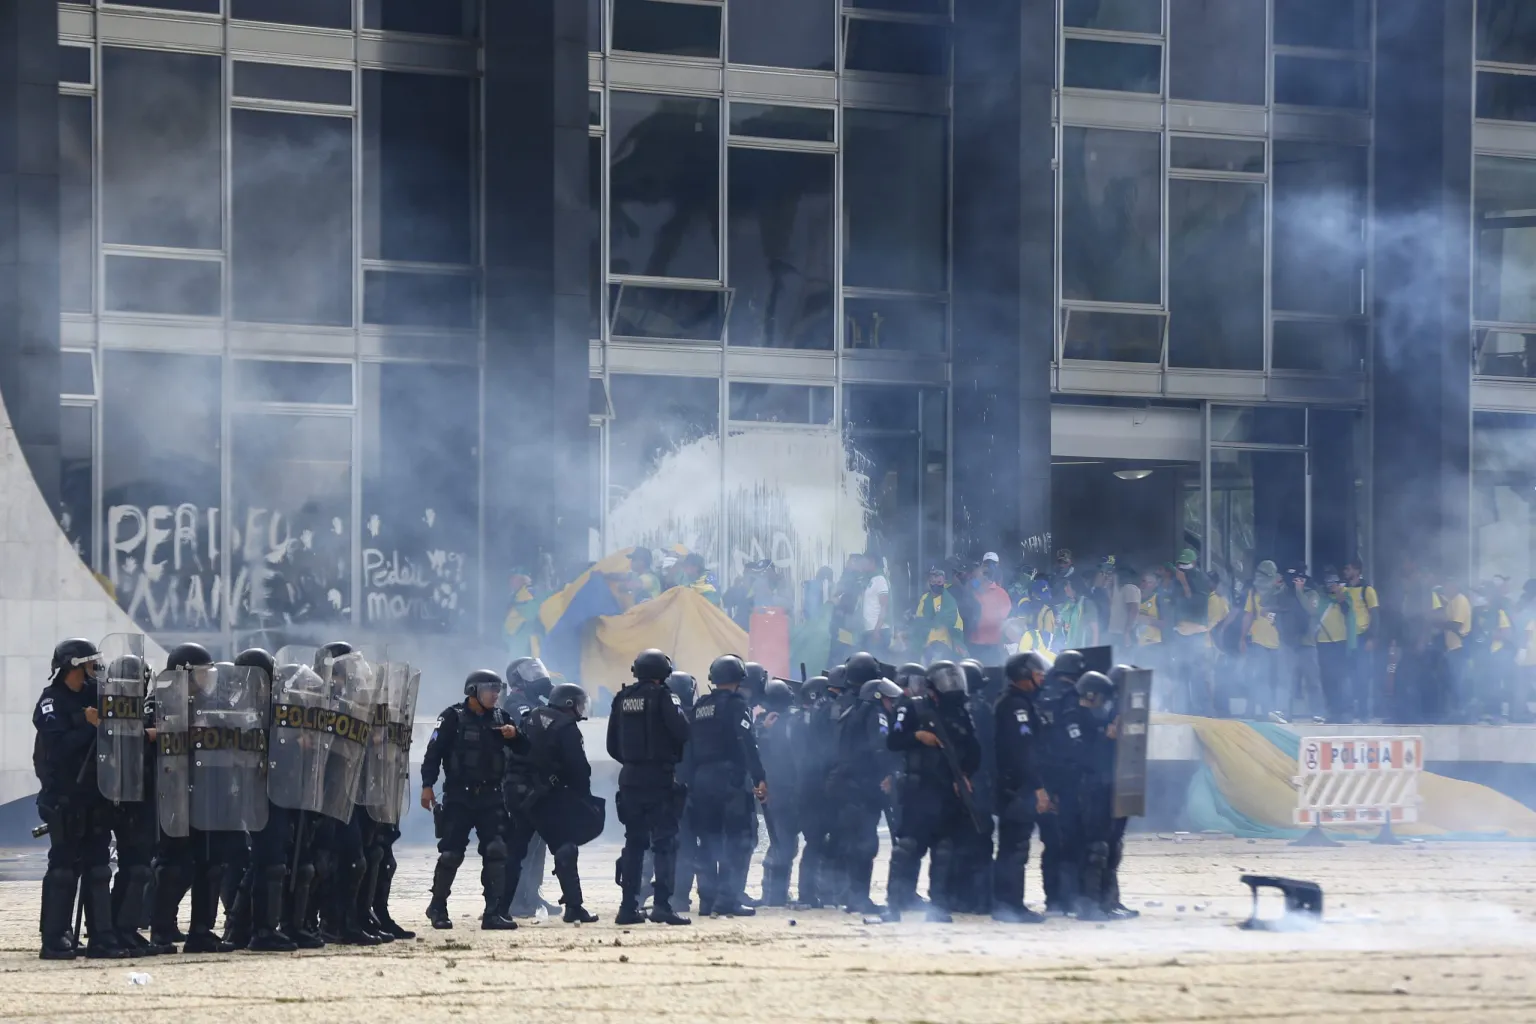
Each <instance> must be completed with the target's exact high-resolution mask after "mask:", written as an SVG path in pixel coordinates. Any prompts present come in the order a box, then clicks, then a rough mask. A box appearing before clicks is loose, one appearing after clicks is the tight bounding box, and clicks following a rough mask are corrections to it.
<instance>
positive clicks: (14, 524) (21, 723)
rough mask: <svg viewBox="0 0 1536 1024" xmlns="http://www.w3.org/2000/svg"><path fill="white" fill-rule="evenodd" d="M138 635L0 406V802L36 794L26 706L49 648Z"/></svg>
mask: <svg viewBox="0 0 1536 1024" xmlns="http://www.w3.org/2000/svg"><path fill="white" fill-rule="evenodd" d="M137 632H140V630H139V629H138V627H137V626H135V625H134V624H133V621H132V620H131V619H129V618H128V616H127V615H126V614H124V612H123V611H122V609H120V608H118V606H117V602H115V601H113V600H112V599H111V597H109V596H108V595H107V592H106V591H104V590H102V588H101V585H100V584H99V583H97V582H96V577H95V576H93V575H92V574H91V570H90V569H89V568H88V567H87V566H86V565H85V563H83V562H81V561H80V558H79V556H77V555H76V554H75V551H74V548H72V547H71V546H70V544H69V541H68V540H67V539H66V538H65V536H64V533H63V531H62V530H60V529H59V525H58V522H57V521H56V520H55V519H54V517H53V512H52V510H51V509H49V508H48V504H47V502H45V501H44V500H43V496H42V494H41V492H39V490H38V488H37V483H36V481H35V480H33V479H32V473H31V471H30V470H29V469H28V468H27V460H26V459H25V458H24V457H23V455H22V451H21V447H20V446H19V445H18V444H17V441H16V430H15V428H14V427H13V426H12V425H11V418H10V415H9V414H8V413H7V412H6V410H5V403H4V401H3V400H0V804H4V803H7V802H9V801H11V800H15V799H18V798H20V797H24V796H27V795H28V794H30V793H33V792H35V791H36V790H37V778H36V777H35V776H34V775H33V774H32V740H33V736H34V733H33V730H32V708H33V705H35V704H36V703H37V696H38V693H39V692H41V690H42V688H43V687H44V686H45V685H47V682H48V662H49V659H50V658H51V657H52V654H53V647H54V644H56V643H58V641H59V640H61V639H62V638H64V637H69V636H83V637H88V638H90V639H92V640H99V639H101V638H102V637H103V636H106V635H107V634H109V633H137ZM149 648H150V655H151V658H152V659H159V660H161V662H162V663H163V660H164V654H163V653H162V652H161V651H160V650H159V648H158V647H156V646H155V644H154V642H153V641H150V642H149Z"/></svg>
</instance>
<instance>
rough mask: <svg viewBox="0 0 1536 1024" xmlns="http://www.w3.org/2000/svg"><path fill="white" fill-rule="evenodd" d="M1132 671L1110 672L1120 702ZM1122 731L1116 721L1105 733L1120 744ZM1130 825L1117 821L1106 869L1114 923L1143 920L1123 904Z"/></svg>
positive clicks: (1123, 668)
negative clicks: (1123, 869) (1122, 866)
mask: <svg viewBox="0 0 1536 1024" xmlns="http://www.w3.org/2000/svg"><path fill="white" fill-rule="evenodd" d="M1131 671H1134V670H1133V669H1132V668H1131V666H1129V665H1116V666H1115V667H1114V668H1112V669H1110V672H1109V681H1110V682H1112V683H1114V684H1115V693H1116V699H1117V700H1124V699H1125V698H1124V697H1123V696H1120V695H1121V694H1123V693H1124V685H1123V680H1124V679H1125V674H1126V673H1127V672H1131ZM1117 710H1119V709H1117ZM1119 727H1120V723H1119V720H1118V719H1116V720H1115V721H1113V722H1111V723H1110V725H1109V727H1108V728H1107V729H1106V730H1105V735H1106V736H1107V737H1108V738H1109V740H1110V742H1111V743H1112V744H1113V743H1117V742H1119V736H1118V735H1117V733H1118V730H1119ZM1108 760H1109V763H1110V765H1111V769H1113V765H1114V753H1113V752H1111V753H1110V754H1109V755H1108ZM1129 823H1130V819H1129V818H1123V817H1117V818H1115V819H1114V824H1113V826H1112V828H1111V830H1110V836H1109V861H1108V863H1107V864H1106V865H1105V879H1104V904H1103V905H1104V912H1105V914H1107V915H1108V916H1109V917H1110V919H1111V920H1116V921H1121V920H1127V919H1129V918H1133V917H1140V916H1141V911H1139V910H1132V909H1131V908H1130V907H1127V906H1126V905H1125V904H1124V903H1122V902H1121V900H1120V860H1121V858H1122V857H1123V856H1124V855H1125V828H1126V825H1128V824H1129Z"/></svg>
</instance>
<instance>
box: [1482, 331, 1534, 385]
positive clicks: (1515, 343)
mask: <svg viewBox="0 0 1536 1024" xmlns="http://www.w3.org/2000/svg"><path fill="white" fill-rule="evenodd" d="M1472 350H1473V352H1474V353H1475V354H1476V355H1477V372H1478V373H1479V374H1481V375H1482V376H1484V377H1536V331H1531V332H1529V333H1525V332H1521V331H1500V330H1493V329H1490V328H1483V327H1479V328H1476V329H1474V330H1473V332H1472Z"/></svg>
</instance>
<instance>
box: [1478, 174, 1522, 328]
mask: <svg viewBox="0 0 1536 1024" xmlns="http://www.w3.org/2000/svg"><path fill="white" fill-rule="evenodd" d="M1473 222H1474V225H1475V228H1476V232H1477V235H1476V240H1475V244H1476V246H1477V264H1476V267H1477V272H1476V281H1475V289H1476V295H1475V300H1474V304H1473V310H1474V312H1473V316H1474V317H1476V318H1477V319H1478V320H1491V321H1496V322H1501V323H1517V324H1525V323H1536V160H1515V159H1510V158H1506V157H1495V156H1480V157H1478V158H1477V165H1476V175H1475V181H1474V185H1473Z"/></svg>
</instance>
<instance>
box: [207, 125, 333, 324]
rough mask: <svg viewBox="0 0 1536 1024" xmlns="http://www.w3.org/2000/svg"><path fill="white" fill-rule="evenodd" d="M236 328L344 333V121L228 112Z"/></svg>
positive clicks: (232, 270)
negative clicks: (323, 328) (249, 324)
mask: <svg viewBox="0 0 1536 1024" xmlns="http://www.w3.org/2000/svg"><path fill="white" fill-rule="evenodd" d="M230 118H231V121H232V131H233V134H234V141H233V152H232V157H231V164H232V167H231V172H232V177H233V186H232V187H233V210H232V216H231V221H232V224H233V228H232V231H233V236H234V237H233V239H232V241H231V250H232V251H231V253H230V273H231V274H232V275H233V280H232V295H233V299H232V301H233V306H234V318H235V319H236V320H245V321H254V322H259V323H279V324H322V325H330V326H346V325H349V324H351V323H352V279H353V275H352V262H353V261H352V119H351V118H350V117H317V116H313V115H305V114H288V113H275V112H271V111H265V110H233V111H231V112H230Z"/></svg>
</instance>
